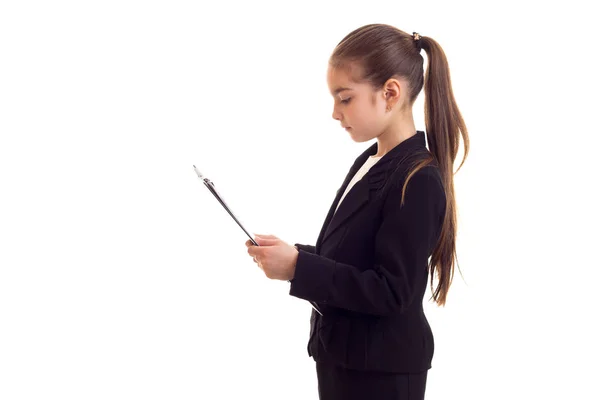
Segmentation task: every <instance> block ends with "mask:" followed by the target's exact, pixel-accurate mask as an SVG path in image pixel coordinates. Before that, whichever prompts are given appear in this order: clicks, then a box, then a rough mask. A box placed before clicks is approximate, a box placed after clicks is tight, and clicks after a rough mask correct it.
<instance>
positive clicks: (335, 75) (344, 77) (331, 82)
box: [327, 65, 362, 96]
mask: <svg viewBox="0 0 600 400" xmlns="http://www.w3.org/2000/svg"><path fill="white" fill-rule="evenodd" d="M356 72H357V71H356V68H351V67H333V66H331V65H329V66H328V68H327V86H329V91H330V92H331V94H332V95H334V96H335V95H337V94H338V93H340V92H342V91H344V90H356V89H358V88H359V87H360V86H362V84H360V83H358V82H357V80H356V79H354V77H355V76H356Z"/></svg>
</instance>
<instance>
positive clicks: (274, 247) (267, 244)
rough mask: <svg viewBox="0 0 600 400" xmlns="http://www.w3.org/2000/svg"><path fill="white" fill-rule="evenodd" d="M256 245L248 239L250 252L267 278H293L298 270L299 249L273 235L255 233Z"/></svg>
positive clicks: (247, 243)
mask: <svg viewBox="0 0 600 400" xmlns="http://www.w3.org/2000/svg"><path fill="white" fill-rule="evenodd" d="M254 240H256V242H257V243H258V246H255V245H254V243H252V241H250V240H247V241H246V247H247V248H248V254H249V255H250V256H251V257H253V258H254V262H255V263H257V264H258V266H259V267H260V269H262V270H263V272H264V273H265V275H266V276H267V278H269V279H278V280H282V281H287V280H291V279H293V278H294V273H295V272H296V261H297V260H298V249H297V248H296V246H291V245H289V244H287V243H286V242H284V241H283V240H281V239H279V238H278V237H277V236H273V235H258V234H255V236H254Z"/></svg>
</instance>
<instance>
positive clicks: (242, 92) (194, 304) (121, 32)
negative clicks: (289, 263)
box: [0, 1, 600, 400]
mask: <svg viewBox="0 0 600 400" xmlns="http://www.w3.org/2000/svg"><path fill="white" fill-rule="evenodd" d="M209 3H212V2H203V3H202V4H204V5H200V4H201V2H195V1H188V2H182V1H169V2H167V1H164V2H157V1H144V2H142V1H137V2H135V1H102V2H100V1H97V2H90V1H87V2H76V1H71V2H67V1H54V2H41V1H39V2H32V1H3V2H2V3H1V4H0V134H1V140H0V194H1V196H0V202H1V203H0V399H3V400H13V399H50V398H52V399H234V398H261V399H281V398H286V399H317V386H316V385H317V381H316V373H315V370H314V361H313V360H312V359H311V358H309V357H308V354H307V352H306V342H307V340H308V334H309V315H310V310H311V308H310V305H309V303H308V302H306V301H304V300H300V299H298V298H295V297H292V296H289V294H288V290H289V283H287V282H282V281H273V280H269V279H268V278H266V277H265V276H264V274H263V273H262V271H261V270H260V269H259V268H257V266H256V264H254V263H253V262H252V259H251V258H250V257H249V256H248V255H247V252H246V247H245V246H244V242H245V241H246V239H247V237H246V236H245V234H244V233H243V231H242V230H241V229H239V227H238V226H237V225H236V224H235V223H234V222H233V220H231V218H230V217H229V216H228V215H227V214H226V213H225V211H224V210H223V209H222V208H221V206H220V205H219V204H218V203H217V202H216V201H215V199H214V198H213V197H212V195H211V194H210V193H209V192H208V190H207V189H206V188H205V187H204V186H203V185H202V184H201V182H200V181H199V180H198V178H197V177H196V175H195V174H194V171H193V169H192V164H195V165H196V166H198V168H199V169H200V170H201V171H202V172H203V173H204V174H205V175H206V176H207V177H209V178H210V179H211V180H212V181H213V182H215V184H216V186H217V189H218V190H219V191H220V193H221V194H222V195H223V196H224V198H225V199H226V201H227V202H228V204H229V205H230V206H231V208H232V209H233V210H234V212H235V213H236V215H237V216H238V217H239V218H240V220H241V221H242V223H244V224H245V225H246V226H247V228H248V229H249V230H250V231H251V232H255V233H264V234H274V235H277V236H279V237H280V238H282V239H283V240H286V241H287V242H289V243H291V244H293V243H295V242H300V243H307V244H314V243H315V241H316V238H317V235H318V233H319V230H320V228H321V224H322V222H323V219H324V217H325V215H326V213H327V210H328V209H329V206H330V205H331V201H332V200H333V198H334V196H335V192H336V190H337V189H338V188H339V186H340V185H341V182H342V180H343V178H344V176H345V175H346V173H347V171H348V168H349V167H350V166H351V164H352V162H353V161H354V159H355V158H356V157H357V156H358V154H360V153H361V152H362V151H364V149H365V148H366V147H367V146H369V145H371V144H372V143H373V142H368V143H355V142H353V141H352V139H351V138H350V137H349V135H348V134H347V132H345V131H344V130H343V129H342V128H340V126H339V123H338V122H337V121H334V120H333V119H332V118H331V111H332V104H333V101H332V98H331V96H330V95H329V93H328V89H327V85H326V79H325V73H326V67H327V60H328V57H329V55H330V53H331V51H332V50H333V48H334V47H335V45H336V44H337V43H338V41H339V40H341V39H342V38H343V37H344V36H345V35H346V34H347V33H349V32H350V31H351V30H353V29H355V28H357V27H359V26H361V25H364V24H367V23H373V22H381V23H388V24H392V25H395V26H397V27H398V28H400V29H403V30H405V31H406V32H409V33H410V32H412V31H418V32H419V33H421V34H422V35H426V36H430V37H432V38H434V39H435V40H437V41H438V42H439V43H440V44H441V46H442V47H443V49H444V51H445V52H446V54H447V57H448V60H449V63H450V68H451V74H452V75H451V76H452V82H453V87H454V93H455V96H456V99H457V101H458V104H459V107H460V109H461V111H462V113H463V116H464V118H465V121H466V123H467V127H468V129H469V135H470V138H471V154H470V155H469V158H468V159H467V162H466V164H465V166H464V167H463V169H461V170H460V171H459V172H458V173H457V175H456V178H455V182H456V195H457V201H458V207H459V240H458V257H459V262H460V267H461V270H462V274H463V276H462V277H461V275H460V274H459V273H458V272H457V274H456V277H455V281H454V285H453V286H452V290H451V292H450V296H449V299H448V305H447V306H446V307H445V308H438V307H437V306H435V305H434V304H433V303H432V302H431V301H428V298H427V297H428V296H429V295H430V294H431V293H430V292H428V293H427V297H426V299H425V307H426V313H427V316H428V318H429V320H430V323H431V325H432V327H433V329H434V335H435V340H436V347H435V355H434V359H433V368H432V369H431V370H430V372H429V377H428V386H427V399H442V398H444V399H507V398H510V399H541V398H570V399H598V398H600V390H599V389H598V388H597V384H596V380H597V376H598V373H599V372H600V368H599V367H598V364H597V360H598V357H599V356H600V351H599V345H598V337H600V331H599V329H598V328H597V326H598V319H599V318H598V315H599V311H598V309H597V306H596V303H597V301H598V279H599V278H600V276H599V273H598V267H599V266H600V262H599V261H598V254H597V249H598V239H599V235H598V230H597V226H598V223H599V222H600V221H599V215H598V208H597V206H598V203H599V199H598V194H597V189H598V181H599V179H598V178H597V174H598V172H599V171H598V166H597V164H596V163H595V161H594V158H595V157H597V149H596V146H597V145H598V134H599V133H600V132H599V129H598V121H597V115H598V106H599V104H598V103H599V102H598V89H599V87H598V86H599V85H598V70H600V66H599V65H598V61H597V60H598V57H597V54H596V51H597V39H598V33H597V28H596V26H597V24H596V21H595V20H594V18H593V15H594V14H593V13H592V12H591V11H590V10H589V9H586V8H585V6H584V5H583V3H581V4H579V3H578V2H575V1H571V2H566V3H564V4H562V5H557V4H553V3H552V2H542V1H540V2H531V1H530V2H527V1H519V2H516V1H513V2H501V3H493V4H487V3H486V4H484V3H481V2H479V3H467V2H457V1H453V2H442V1H440V2H437V3H433V2H425V1H415V2H401V1H386V2H384V1H368V2H365V1H361V2H349V1H343V2H341V1H336V2H333V1H328V2H323V3H322V4H318V3H316V2H313V3H310V2H296V3H294V4H291V3H288V2H277V3H275V2H273V3H267V2H256V1H253V2H241V1H238V2H219V3H218V4H210V5H209ZM589 3H591V2H589ZM422 107H423V98H422V95H421V97H420V98H419V101H418V102H417V105H416V106H415V110H414V113H415V121H416V123H417V128H418V129H424V120H423V109H422ZM456 166H458V162H457V165H456Z"/></svg>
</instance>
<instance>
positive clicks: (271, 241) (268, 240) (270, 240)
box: [256, 237, 279, 246]
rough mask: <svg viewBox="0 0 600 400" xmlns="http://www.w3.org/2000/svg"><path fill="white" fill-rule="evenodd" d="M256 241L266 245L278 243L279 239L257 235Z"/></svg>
mask: <svg viewBox="0 0 600 400" xmlns="http://www.w3.org/2000/svg"><path fill="white" fill-rule="evenodd" d="M256 242H257V243H259V244H261V243H262V245H264V246H272V245H274V244H276V243H279V239H274V238H261V237H257V238H256Z"/></svg>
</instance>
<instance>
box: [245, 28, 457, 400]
mask: <svg viewBox="0 0 600 400" xmlns="http://www.w3.org/2000/svg"><path fill="white" fill-rule="evenodd" d="M421 50H425V52H426V53H427V59H428V68H427V72H426V74H424V69H423V64H424V59H423V56H422V54H421ZM327 83H328V86H329V90H330V92H331V95H332V96H333V98H334V107H333V114H332V117H333V118H334V119H336V120H338V121H339V122H340V124H341V126H342V127H343V128H344V129H345V130H346V131H348V133H349V135H350V137H351V138H352V139H353V140H354V141H356V142H360V143H362V142H366V141H368V140H371V139H373V138H377V141H376V143H374V144H373V145H372V146H370V147H369V148H368V149H367V150H366V151H364V152H363V153H362V154H361V155H359V156H358V158H357V159H356V161H355V163H354V164H353V165H352V166H351V167H350V170H349V172H348V175H347V176H346V178H345V180H344V182H343V183H342V186H341V187H340V189H339V190H338V192H337V195H336V197H335V199H334V201H333V204H332V205H331V208H330V210H329V213H328V215H327V217H326V218H325V222H324V224H323V227H322V229H321V232H320V234H319V237H318V239H317V241H316V244H315V245H306V244H300V243H296V244H295V245H294V246H291V245H289V244H287V243H286V242H284V241H282V240H280V239H279V238H277V237H275V236H272V235H256V241H257V243H258V244H259V246H252V242H251V241H247V242H246V246H247V247H248V254H250V256H252V257H253V259H254V261H255V262H256V263H257V264H258V265H259V267H260V268H261V269H262V270H263V271H264V273H265V274H266V276H267V277H269V278H271V279H280V280H288V281H289V282H290V283H291V285H290V295H292V296H296V297H298V298H301V299H305V300H308V301H310V302H311V304H312V305H313V308H314V309H313V310H312V314H311V319H310V336H309V341H308V348H307V350H308V354H309V356H312V357H313V359H314V360H315V361H316V372H317V379H318V392H319V398H320V399H321V400H332V399H344V400H348V399H411V400H412V399H423V398H424V396H425V384H426V379H427V372H428V370H429V369H430V368H431V360H432V358H433V351H434V341H433V335H432V331H431V328H430V326H429V324H428V322H427V318H426V317H425V314H424V312H423V297H424V294H425V290H426V287H427V283H428V278H430V279H431V289H432V293H433V296H432V298H433V299H434V300H435V302H436V303H437V304H438V305H440V306H443V305H445V303H446V297H447V294H448V290H449V288H450V284H451V282H452V278H453V274H454V260H455V253H456V247H455V245H456V232H457V220H456V204H455V198H454V184H453V175H454V171H453V166H454V160H455V158H456V154H457V152H458V145H459V141H460V138H461V136H462V139H463V143H464V150H465V152H464V158H463V162H464V160H465V158H466V156H467V154H468V149H469V138H468V134H467V129H466V127H465V123H464V121H463V118H462V116H461V114H460V111H459V109H458V107H457V105H456V102H455V100H454V95H453V93H452V87H451V83H450V73H449V69H448V63H447V60H446V56H445V55H444V52H443V50H442V48H441V47H440V45H439V44H438V43H437V42H436V41H434V40H433V39H431V38H429V37H425V36H421V35H419V34H418V33H416V32H415V33H413V34H412V35H410V34H408V33H405V32H403V31H401V30H399V29H397V28H395V27H392V26H389V25H384V24H370V25H366V26H363V27H361V28H358V29H356V30H354V31H353V32H351V33H350V34H348V35H347V36H346V37H345V38H344V39H343V40H342V41H341V42H340V43H339V44H338V45H337V46H336V48H335V50H334V51H333V54H332V55H331V57H330V60H329V66H328V71H327ZM423 87H424V90H425V128H426V132H427V133H426V134H425V132H423V131H417V130H416V128H415V124H414V120H413V115H412V106H413V103H414V102H415V99H416V98H417V96H418V94H419V92H420V91H421V89H422V88H423ZM426 145H427V146H428V147H427V146H426ZM460 167H462V163H461V165H460V166H459V169H460ZM434 275H436V276H437V278H438V283H437V286H436V287H435V289H434V287H433V277H434Z"/></svg>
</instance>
